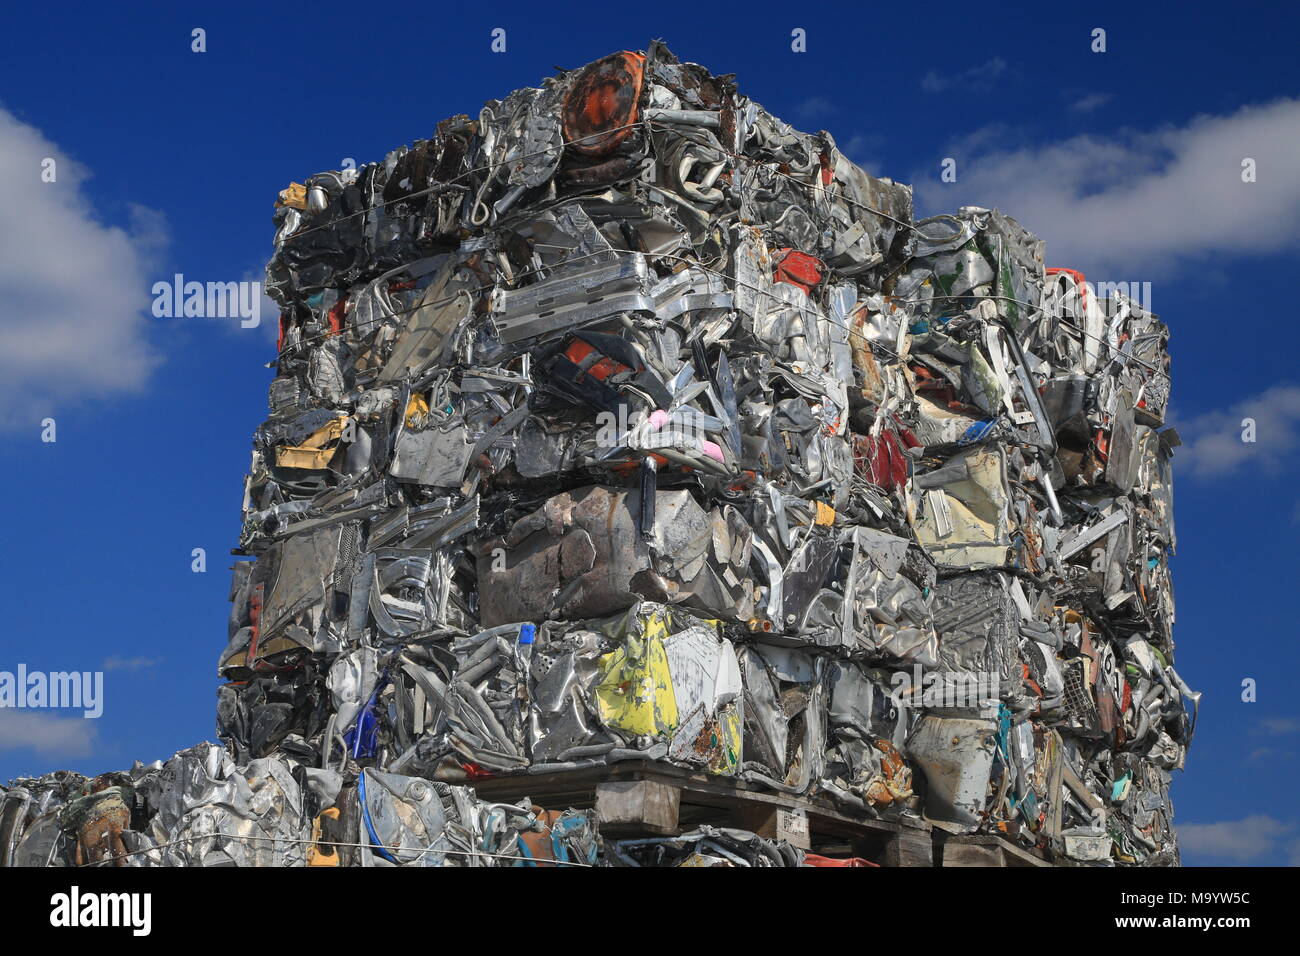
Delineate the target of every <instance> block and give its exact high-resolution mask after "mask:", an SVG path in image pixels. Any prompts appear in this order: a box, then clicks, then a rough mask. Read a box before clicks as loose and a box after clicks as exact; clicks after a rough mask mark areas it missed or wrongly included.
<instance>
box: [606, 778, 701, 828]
mask: <svg viewBox="0 0 1300 956" xmlns="http://www.w3.org/2000/svg"><path fill="white" fill-rule="evenodd" d="M680 800H681V791H680V790H678V789H677V788H676V787H674V786H670V785H668V784H665V783H659V782H657V781H654V780H608V781H605V782H604V783H599V784H597V785H596V822H597V825H598V826H599V827H600V831H601V832H602V833H608V834H611V835H616V834H619V833H642V832H649V833H653V834H656V835H661V836H671V835H675V834H676V833H677V810H678V805H679V802H680Z"/></svg>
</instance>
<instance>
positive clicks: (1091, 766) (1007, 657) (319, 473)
mask: <svg viewBox="0 0 1300 956" xmlns="http://www.w3.org/2000/svg"><path fill="white" fill-rule="evenodd" d="M277 207H278V208H277V210H276V215H275V222H276V226H277V232H276V237H275V246H276V248H275V255H274V258H273V259H272V261H271V263H270V265H269V266H268V269H267V279H268V281H267V287H268V291H269V293H270V294H271V295H272V296H273V297H274V298H275V299H276V300H277V301H278V302H279V303H280V305H281V306H282V309H283V312H282V316H281V320H280V341H279V359H278V363H277V376H276V378H275V380H274V382H273V383H272V385H271V389H270V407H271V415H270V418H269V419H268V420H267V421H266V423H265V424H264V425H262V427H261V428H260V429H259V430H258V432H257V435H256V438H255V443H254V451H253V460H252V467H251V469H250V473H249V476H248V479H247V484H246V493H245V506H244V526H243V534H242V538H241V549H242V553H244V554H247V555H251V556H253V557H255V559H256V560H255V561H248V562H240V563H238V564H237V566H236V569H235V580H234V586H233V590H232V599H233V608H234V609H233V614H232V619H231V627H230V644H229V646H228V648H227V649H226V651H225V652H224V653H223V654H222V656H221V660H220V671H221V673H222V675H223V676H224V677H225V678H226V680H227V681H228V682H227V683H226V684H225V685H224V686H223V687H221V689H220V693H219V709H218V724H219V732H220V736H221V737H222V739H223V740H224V742H225V744H226V746H227V748H228V753H226V752H222V751H218V750H215V749H212V750H206V751H203V750H198V751H196V752H192V753H191V752H187V753H186V754H182V755H178V756H177V757H176V758H174V759H173V761H172V762H170V763H169V764H168V765H166V767H164V768H163V769H162V770H159V769H158V768H156V767H155V768H139V767H137V769H136V770H135V771H133V772H132V774H131V775H129V776H130V778H131V779H130V780H129V781H123V782H122V783H121V784H120V786H121V787H123V788H127V789H131V788H134V792H135V795H136V796H135V801H136V802H135V807H136V814H137V816H139V814H140V812H141V810H140V808H141V806H146V807H148V808H149V809H150V811H151V812H152V817H151V822H150V823H149V827H150V829H149V830H144V831H131V832H132V834H133V836H132V839H133V840H135V841H145V840H147V839H152V841H153V844H152V845H156V846H158V847H160V848H161V847H162V846H163V844H164V843H168V842H171V841H173V840H175V839H176V834H177V833H178V832H180V831H183V830H184V828H186V827H200V826H201V827H202V828H203V832H204V833H205V834H206V833H210V834H212V836H211V838H210V839H209V838H206V837H205V841H203V842H201V843H200V844H199V845H197V846H195V845H193V844H190V845H186V844H183V843H182V844H181V845H178V846H170V847H168V848H166V849H158V850H156V851H150V853H149V854H139V855H137V857H136V859H138V857H139V856H146V857H148V858H150V859H154V860H161V861H163V862H185V863H194V862H205V863H207V862H211V861H212V859H213V858H219V859H218V862H234V863H254V862H260V861H263V860H264V861H266V862H270V861H274V862H277V863H294V862H302V861H303V859H304V858H306V857H307V856H308V855H309V854H310V853H313V852H317V851H320V852H325V850H323V849H322V848H321V847H315V846H313V844H312V843H311V842H310V839H309V840H307V841H305V842H302V843H295V842H293V840H295V839H300V838H301V834H302V833H303V832H305V831H306V830H309V829H310V830H312V833H311V839H317V838H321V830H322V828H324V829H326V830H328V831H329V832H330V833H333V834H342V836H340V837H335V838H334V839H336V840H337V841H338V842H341V843H343V844H344V845H345V846H344V848H343V849H341V850H340V851H339V855H340V856H341V857H342V859H343V862H347V863H351V862H360V863H363V864H372V863H376V862H378V863H379V864H380V865H382V864H384V863H389V864H391V863H403V864H405V863H417V864H421V865H428V864H430V863H435V862H442V861H444V860H450V856H449V855H450V854H452V853H453V851H456V850H460V851H461V852H468V849H470V848H474V847H478V848H479V849H480V850H483V849H484V848H489V850H490V852H497V851H499V852H500V856H501V857H502V858H505V859H510V860H512V861H515V862H517V861H518V859H521V858H524V857H526V856H528V852H527V848H528V847H531V846H532V845H533V844H534V843H537V842H538V839H540V838H538V837H537V834H538V833H541V832H542V831H545V832H546V833H547V834H549V836H548V837H547V840H549V841H550V842H548V843H547V844H546V845H547V847H548V848H549V852H550V856H549V857H548V858H554V859H565V860H575V861H584V862H594V861H596V860H597V859H600V860H602V861H605V862H612V863H621V864H629V863H633V864H638V865H646V864H650V865H653V864H656V863H659V864H662V863H674V864H679V865H712V864H713V863H718V862H722V863H725V864H728V865H732V864H736V863H741V864H744V865H765V864H776V863H792V864H797V863H798V862H800V859H801V857H800V855H799V854H798V853H797V852H796V851H794V850H793V849H792V848H789V847H788V846H786V847H781V846H777V845H775V844H771V843H770V842H769V841H762V840H760V839H759V838H756V837H754V836H753V835H752V834H746V833H743V832H739V831H731V830H717V829H713V828H704V829H703V830H699V831H696V832H694V833H691V834H686V835H683V836H681V837H676V838H663V837H656V838H652V839H639V840H626V841H619V842H617V843H610V842H608V841H607V842H606V843H605V844H604V845H603V846H598V840H597V837H596V835H595V832H594V823H593V821H592V819H591V818H590V816H589V815H588V814H583V813H577V812H572V811H571V812H569V814H567V815H560V814H554V813H552V814H549V815H548V814H545V813H542V811H541V810H540V808H536V809H534V808H531V807H529V806H527V805H526V804H525V805H520V806H514V805H489V804H484V803H482V802H481V801H477V800H476V798H475V797H474V796H473V791H472V789H469V788H470V787H472V786H473V784H474V782H475V781H476V780H479V779H482V778H484V777H488V776H501V775H511V774H517V775H520V776H523V777H526V776H527V775H530V774H536V773H543V772H546V773H551V772H555V771H559V770H564V769H566V768H573V769H577V768H590V767H595V766H602V765H604V766H611V767H612V766H614V765H616V764H618V763H619V762H622V761H628V760H638V761H646V760H649V761H663V762H666V763H668V764H674V765H678V766H682V767H687V768H693V769H696V770H701V771H706V772H708V773H710V774H716V775H719V776H721V777H730V778H734V779H736V780H738V781H742V782H744V783H746V784H749V785H753V786H760V787H762V788H766V789H769V790H771V791H774V792H776V793H780V794H790V795H800V796H804V797H809V798H831V799H833V800H834V801H837V803H838V804H839V805H840V806H841V807H842V809H843V810H844V812H846V813H850V814H858V815H860V816H863V817H882V818H887V819H892V820H900V821H911V822H917V823H920V822H921V820H925V821H928V822H929V823H930V824H933V825H934V826H935V827H939V828H942V829H945V830H948V831H950V832H954V833H970V832H975V831H980V832H992V833H1000V834H1002V835H1003V836H1005V837H1006V838H1007V839H1009V840H1011V841H1014V842H1016V843H1019V844H1020V845H1021V846H1023V847H1026V848H1037V849H1038V850H1039V851H1041V852H1042V853H1043V854H1044V855H1046V856H1048V857H1049V858H1051V859H1056V860H1074V861H1085V862H1094V863H1113V864H1170V863H1176V862H1177V859H1178V851H1177V844H1176V840H1175V836H1174V832H1173V829H1172V822H1171V817H1172V811H1171V806H1170V802H1169V784H1170V771H1172V770H1174V769H1177V768H1181V767H1182V765H1183V761H1184V756H1185V753H1186V749H1187V746H1188V744H1189V743H1190V739H1191V732H1192V727H1193V724H1194V719H1190V718H1189V717H1188V715H1187V714H1186V713H1185V710H1184V702H1183V701H1184V698H1188V699H1191V700H1192V701H1197V700H1198V695H1196V694H1195V693H1193V692H1192V691H1191V690H1189V689H1188V687H1187V686H1186V685H1185V683H1184V682H1183V681H1182V679H1181V678H1180V677H1179V675H1178V673H1177V672H1176V671H1175V669H1174V667H1173V638H1172V625H1173V620H1174V608H1173V598H1172V591H1171V588H1170V582H1169V566H1168V557H1169V555H1170V553H1171V552H1172V550H1173V547H1174V531H1173V518H1172V497H1171V486H1170V459H1171V451H1172V448H1173V447H1174V446H1176V445H1177V443H1178V442H1177V436H1176V435H1175V434H1174V433H1173V431H1172V430H1170V429H1164V430H1161V427H1162V425H1163V419H1164V410H1165V406H1166V403H1167V400H1168V396H1169V368H1168V366H1169V360H1168V355H1167V353H1166V350H1165V346H1166V340H1167V329H1166V327H1165V326H1164V325H1163V324H1162V323H1161V322H1160V321H1159V319H1157V318H1156V317H1155V316H1154V315H1151V314H1149V313H1148V312H1146V311H1145V310H1143V309H1142V308H1141V307H1140V306H1139V305H1138V304H1136V303H1134V302H1131V301H1129V300H1128V299H1126V298H1124V297H1123V296H1112V297H1110V298H1107V299H1098V298H1097V297H1096V296H1095V294H1093V293H1092V291H1091V289H1090V287H1089V286H1088V285H1087V284H1086V283H1085V281H1084V279H1083V276H1081V275H1079V274H1078V273H1076V272H1072V271H1071V270H1066V269H1046V268H1044V258H1043V254H1044V249H1043V243H1042V242H1041V241H1039V240H1038V239H1036V238H1035V237H1033V236H1031V235H1030V234H1029V233H1027V232H1026V231H1025V230H1024V229H1023V228H1022V227H1021V226H1020V225H1019V224H1018V223H1016V222H1015V221H1014V220H1012V219H1009V218H1007V217H1006V216H1004V215H1002V214H1001V213H999V212H997V211H992V210H986V209H979V208H974V207H965V208H963V209H961V210H960V211H959V212H958V213H957V214H956V215H946V216H939V217H935V218H931V219H925V220H920V221H916V220H914V217H913V215H912V200H911V190H910V189H909V188H908V187H906V186H903V185H900V184H897V183H894V182H891V181H890V180H888V179H877V178H874V177H872V176H870V175H868V174H866V173H865V172H863V171H862V170H861V169H859V168H858V167H857V166H855V165H854V164H853V163H851V162H849V161H848V160H847V159H846V158H845V157H844V156H843V154H842V153H841V152H840V151H839V150H838V148H837V147H836V144H835V141H834V139H833V138H832V137H831V136H830V134H828V133H825V132H823V133H820V134H818V135H808V134H804V133H800V132H797V131H796V130H794V129H792V128H791V127H789V126H788V125H786V124H785V123H783V122H781V121H780V120H778V119H777V118H775V117H774V116H772V115H771V114H769V113H767V112H766V111H765V110H764V109H763V108H762V107H760V106H759V105H758V104H757V103H754V102H753V101H752V100H749V99H747V98H746V97H744V96H743V95H741V94H740V93H739V91H738V90H737V88H736V86H735V84H734V82H733V80H732V78H731V77H726V76H713V75H711V74H710V73H709V72H708V71H706V70H705V69H703V68H702V67H699V66H697V65H694V64H686V63H680V62H679V61H677V60H676V59H675V58H674V57H673V56H672V54H671V53H670V52H669V51H668V50H667V49H666V48H665V47H664V46H663V45H662V44H660V43H658V42H656V43H652V44H651V45H650V46H649V48H648V50H647V51H646V52H645V53H633V52H622V53H616V54H613V55H611V56H608V57H605V58H604V59H601V60H598V61H596V62H595V63H592V64H590V65H588V66H586V67H584V68H582V69H579V70H575V71H571V72H562V73H560V74H559V75H557V76H555V77H552V78H550V79H548V80H546V81H545V82H544V83H543V84H542V86H541V87H540V88H537V89H525V90H519V91H516V92H514V93H512V94H511V95H510V96H508V97H506V98H505V99H504V100H499V101H497V100H494V101H491V102H489V103H488V104H487V105H486V106H485V107H484V108H483V110H482V111H481V112H480V114H479V115H478V117H477V118H471V117H468V116H457V117H452V118H451V119H448V120H445V121H443V122H442V123H440V124H439V125H438V127H437V130H436V133H435V134H434V136H433V137H432V138H431V139H428V140H421V141H419V142H417V143H415V145H414V146H412V147H410V148H405V147H404V148H400V149H398V150H396V151H394V152H393V153H391V154H389V155H388V156H387V157H386V158H385V159H384V161H383V162H379V163H373V164H370V165H366V166H363V167H361V168H360V169H355V170H347V171H343V172H327V173H322V174H319V175H316V176H313V177H311V178H310V179H308V180H307V181H306V182H305V183H302V184H297V183H295V184H293V185H291V186H290V187H289V188H288V189H286V190H285V191H284V192H282V193H281V195H280V199H279V201H278V203H277ZM1193 713H1194V712H1193ZM177 762H179V766H175V767H173V766H172V765H173V764H176V763H177ZM288 765H292V766H294V767H297V768H299V772H298V773H297V774H296V775H290V774H288V773H287V772H284V768H285V767H286V766H288ZM167 768H171V769H167ZM177 781H183V786H182V785H181V784H180V783H178V782H177ZM304 784H305V789H306V790H309V791H310V794H309V795H308V794H306V793H304V792H302V791H303V790H304ZM29 789H31V788H30V787H29ZM54 789H57V786H56V785H55V784H50V783H45V784H38V785H35V789H34V790H32V791H31V793H30V794H29V796H28V797H25V798H23V799H29V801H36V803H38V804H41V802H42V801H47V802H48V799H50V798H49V797H48V794H49V793H50V792H52V791H53V790H54ZM68 789H69V788H68V787H66V786H65V787H64V790H68ZM524 789H525V790H526V786H525V788H524ZM226 790H229V791H230V792H231V793H232V794H236V795H242V794H246V793H248V792H252V793H254V794H257V795H258V798H257V799H256V800H253V799H251V798H249V799H244V800H242V801H241V799H239V798H238V797H234V798H232V799H231V800H228V801H227V800H217V799H216V798H215V797H214V796H212V794H214V793H216V792H217V791H222V792H225V791H226ZM38 793H39V794H40V795H39V796H38V795H36V794H38ZM62 799H63V800H64V803H63V806H64V807H65V808H70V807H73V806H75V805H76V801H77V799H85V798H84V797H74V796H73V795H72V794H71V793H70V792H69V793H66V794H64V796H63V798H62ZM11 802H12V797H11ZM42 805H44V804H42ZM273 805H274V806H278V807H279V808H280V809H278V810H276V811H274V812H273V811H271V810H270V809H260V810H258V811H257V812H252V811H251V810H250V809H249V808H251V807H253V806H257V807H261V808H269V807H271V806H273ZM67 812H69V813H70V812H72V811H71V810H68V811H67ZM19 815H21V812H20V813H19ZM27 815H28V816H31V812H30V811H28V812H27ZM199 818H201V822H200V819H199ZM53 829H54V825H53V824H48V825H47V826H46V829H45V830H40V829H39V828H38V829H37V830H35V831H33V832H31V833H29V835H28V836H27V837H25V838H23V840H22V841H21V842H20V844H19V846H20V848H21V852H22V853H26V854H27V857H28V858H31V857H32V855H33V854H36V855H39V854H40V853H42V852H49V847H47V844H48V843H49V841H50V839H52V837H51V836H50V833H51V832H53ZM128 829H129V828H128ZM226 832H232V833H236V834H244V835H247V834H248V833H254V834H256V835H257V836H258V837H259V838H260V839H262V840H264V841H265V842H264V843H263V844H258V845H255V844H252V843H243V844H237V843H236V842H234V841H223V839H222V838H221V836H220V835H221V834H222V833H226ZM284 834H298V835H299V836H297V837H293V838H292V839H289V838H287V837H286V838H285V839H284V840H280V837H281V836H282V835H284ZM521 834H522V835H521ZM321 839H327V838H321ZM529 839H531V840H532V842H531V843H529V842H528V840H529ZM65 840H66V837H65ZM755 841H757V842H755ZM29 844H30V845H29ZM350 844H356V845H357V846H350ZM375 844H380V846H375ZM141 845H146V844H144V843H143V842H142V843H141ZM365 845H370V846H369V848H368V849H367V848H365ZM490 848H496V849H495V850H491V849H490ZM12 852H13V851H12V849H11V853H12ZM90 852H94V850H93V849H92V850H91V851H90ZM494 858H495V857H488V856H484V857H482V858H481V859H494ZM480 861H481V860H480Z"/></svg>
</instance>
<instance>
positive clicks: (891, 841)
mask: <svg viewBox="0 0 1300 956" xmlns="http://www.w3.org/2000/svg"><path fill="white" fill-rule="evenodd" d="M880 865H881V866H934V839H933V837H932V835H931V834H930V833H929V832H928V831H926V830H921V829H912V828H907V829H903V830H900V831H899V832H898V833H895V834H893V835H892V836H890V837H889V838H888V839H887V840H886V842H885V848H884V853H883V855H882V857H881V859H880Z"/></svg>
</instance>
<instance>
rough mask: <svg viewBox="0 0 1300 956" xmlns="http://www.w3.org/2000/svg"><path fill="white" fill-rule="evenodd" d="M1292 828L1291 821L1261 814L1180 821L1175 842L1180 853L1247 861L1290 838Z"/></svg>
mask: <svg viewBox="0 0 1300 956" xmlns="http://www.w3.org/2000/svg"><path fill="white" fill-rule="evenodd" d="M1295 828H1296V825H1295V823H1294V822H1284V821H1282V820H1278V819H1275V818H1273V817H1270V816H1266V815H1264V814H1261V813H1257V814H1254V815H1253V816H1249V817H1246V818H1244V819H1242V820H1224V821H1223V822H1221V823H1180V824H1179V825H1178V828H1177V829H1178V845H1179V847H1180V848H1181V849H1182V851H1183V853H1184V854H1186V853H1199V854H1202V855H1204V856H1208V857H1214V858H1215V859H1219V860H1228V861H1231V862H1233V863H1250V862H1252V861H1254V860H1258V859H1259V858H1260V857H1263V856H1265V855H1267V854H1268V853H1269V852H1271V851H1272V850H1274V849H1275V848H1276V847H1277V845H1278V844H1279V843H1281V842H1283V841H1284V840H1287V839H1288V838H1289V837H1291V836H1292V834H1293V833H1294V832H1295ZM1292 849H1293V850H1294V847H1292Z"/></svg>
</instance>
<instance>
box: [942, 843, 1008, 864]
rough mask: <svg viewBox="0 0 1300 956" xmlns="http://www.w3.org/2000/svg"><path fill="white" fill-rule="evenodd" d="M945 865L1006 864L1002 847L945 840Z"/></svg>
mask: <svg viewBox="0 0 1300 956" xmlns="http://www.w3.org/2000/svg"><path fill="white" fill-rule="evenodd" d="M943 865H944V866H1006V865H1007V864H1006V859H1005V858H1004V857H1003V855H1002V848H1001V847H997V846H983V845H981V844H979V843H959V842H957V841H956V840H945V841H944V844H943Z"/></svg>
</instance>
